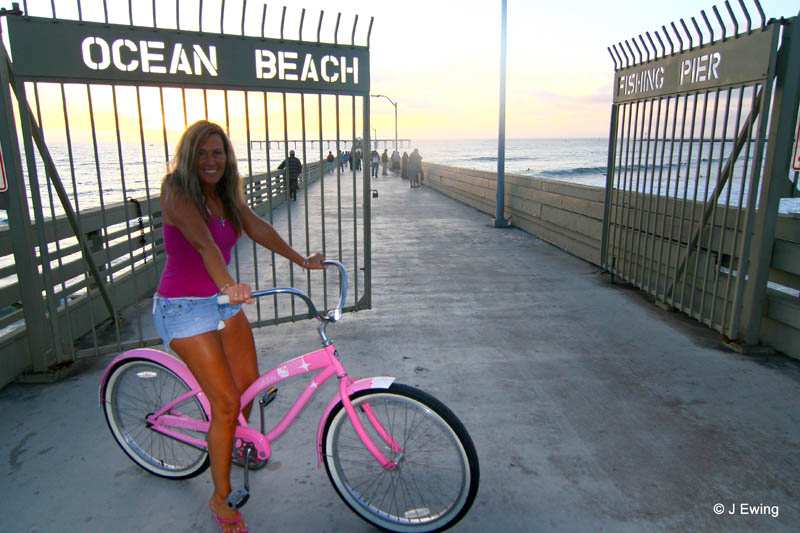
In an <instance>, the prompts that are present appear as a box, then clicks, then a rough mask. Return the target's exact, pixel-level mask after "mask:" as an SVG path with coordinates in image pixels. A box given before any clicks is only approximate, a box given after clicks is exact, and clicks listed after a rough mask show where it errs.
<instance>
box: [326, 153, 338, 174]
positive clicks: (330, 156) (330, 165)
mask: <svg viewBox="0 0 800 533" xmlns="http://www.w3.org/2000/svg"><path fill="white" fill-rule="evenodd" d="M335 159H336V158H335V157H333V152H331V151H330V150H328V156H327V157H326V158H325V161H327V162H328V165H327V167H328V169H327V170H326V172H325V173H326V174H330V173H331V172H333V169H334V166H333V161H334V160H335Z"/></svg>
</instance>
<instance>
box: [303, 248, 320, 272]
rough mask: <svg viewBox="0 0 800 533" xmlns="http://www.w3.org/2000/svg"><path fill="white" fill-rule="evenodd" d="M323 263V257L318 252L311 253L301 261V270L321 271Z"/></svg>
mask: <svg viewBox="0 0 800 533" xmlns="http://www.w3.org/2000/svg"><path fill="white" fill-rule="evenodd" d="M323 261H325V256H324V255H322V254H321V253H319V252H316V253H313V254H311V255H309V256H308V257H307V258H305V259H304V260H303V268H307V269H309V270H322V269H324V268H325V265H323V264H322V262H323Z"/></svg>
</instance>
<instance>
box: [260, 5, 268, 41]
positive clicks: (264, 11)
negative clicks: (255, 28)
mask: <svg viewBox="0 0 800 533" xmlns="http://www.w3.org/2000/svg"><path fill="white" fill-rule="evenodd" d="M266 23H267V4H264V7H262V9H261V38H262V39H263V38H264V27H265V25H266Z"/></svg>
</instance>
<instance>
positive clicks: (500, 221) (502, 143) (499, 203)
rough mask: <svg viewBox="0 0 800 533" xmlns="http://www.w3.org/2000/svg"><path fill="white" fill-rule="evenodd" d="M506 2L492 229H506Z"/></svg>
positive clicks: (502, 22) (504, 6)
mask: <svg viewBox="0 0 800 533" xmlns="http://www.w3.org/2000/svg"><path fill="white" fill-rule="evenodd" d="M507 10H508V8H507V0H502V2H501V15H500V112H499V115H500V116H499V126H498V132H497V184H496V190H495V211H494V227H495V228H507V227H508V226H509V223H508V220H506V216H505V206H506V195H505V184H506V26H507V23H506V18H507ZM365 196H366V195H365Z"/></svg>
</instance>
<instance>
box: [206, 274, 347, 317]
mask: <svg viewBox="0 0 800 533" xmlns="http://www.w3.org/2000/svg"><path fill="white" fill-rule="evenodd" d="M322 264H323V265H325V266H326V267H330V266H335V267H336V269H337V270H338V271H339V302H338V303H337V305H336V309H334V310H333V311H331V312H329V313H328V314H326V315H323V314H321V313H320V312H319V311H317V307H316V306H315V305H314V302H312V301H311V298H309V297H308V295H307V294H306V293H305V292H303V291H301V290H300V289H295V288H294V287H275V288H274V289H262V290H259V291H253V293H252V294H251V296H252V297H253V298H260V297H262V296H272V295H275V294H289V295H291V296H296V297H298V298H300V299H301V300H303V302H305V304H306V305H307V306H308V312H309V314H310V315H312V316H315V317H317V318H319V319H323V320H330V321H332V322H336V321H338V320H340V319H341V318H342V310H343V309H344V306H345V304H346V303H347V282H348V275H347V269H346V268H345V267H344V265H343V264H342V263H340V262H339V261H334V260H333V259H326V260H325V261H323V262H322ZM217 303H218V304H220V305H223V304H227V303H230V297H229V296H228V295H227V294H220V295H219V296H217Z"/></svg>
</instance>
